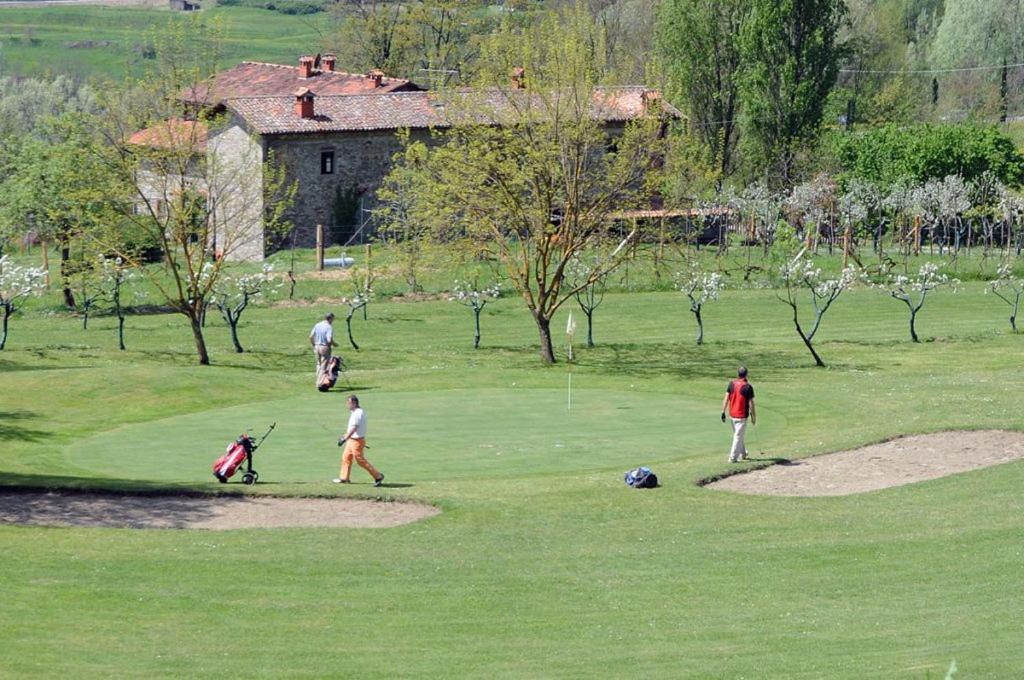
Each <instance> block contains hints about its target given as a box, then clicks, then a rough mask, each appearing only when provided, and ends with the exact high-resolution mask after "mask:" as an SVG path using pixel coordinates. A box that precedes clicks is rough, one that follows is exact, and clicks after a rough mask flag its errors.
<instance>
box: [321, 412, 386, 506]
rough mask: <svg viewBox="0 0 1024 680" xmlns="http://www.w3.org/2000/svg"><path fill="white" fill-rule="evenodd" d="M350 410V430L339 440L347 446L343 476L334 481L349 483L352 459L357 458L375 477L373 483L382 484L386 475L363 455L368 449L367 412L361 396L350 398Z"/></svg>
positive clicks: (342, 460)
mask: <svg viewBox="0 0 1024 680" xmlns="http://www.w3.org/2000/svg"><path fill="white" fill-rule="evenodd" d="M348 410H349V411H350V413H349V416H348V430H347V431H346V432H345V436H344V437H342V438H341V439H339V440H338V446H344V447H345V452H344V453H343V454H341V473H340V475H341V476H340V477H337V478H336V479H334V480H333V481H334V483H335V484H348V483H349V482H350V481H351V480H350V479H349V475H350V474H351V472H352V460H353V459H355V461H356V462H357V463H359V467H361V468H363V469H364V470H366V471H367V472H369V473H370V475H371V476H372V477H373V485H374V486H380V485H381V484H382V483H383V482H384V475H383V474H382V473H381V472H380V470H378V469H377V468H375V467H373V465H371V464H370V461H368V460H366V457H365V456H364V455H363V452H364V451H365V450H366V413H365V412H364V411H363V409H361V408H359V397H357V396H356V395H354V394H353V395H352V396H351V397H349V398H348Z"/></svg>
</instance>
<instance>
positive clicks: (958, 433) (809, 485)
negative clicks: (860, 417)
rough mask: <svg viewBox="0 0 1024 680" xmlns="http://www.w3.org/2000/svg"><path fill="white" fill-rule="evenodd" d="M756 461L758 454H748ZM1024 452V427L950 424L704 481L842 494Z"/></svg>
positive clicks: (765, 491)
mask: <svg viewBox="0 0 1024 680" xmlns="http://www.w3.org/2000/svg"><path fill="white" fill-rule="evenodd" d="M753 458H754V460H755V461H756V459H757V456H753ZM1021 458H1024V432H1013V431H1008V430H952V431H948V432H936V433H933V434H922V435H912V436H907V437H898V438H894V439H889V440H887V441H884V442H879V443H877V444H871V445H868V446H864V447H861V448H858V449H852V450H850V451H840V452H837V453H829V454H824V455H820V456H811V457H809V458H800V459H796V460H791V461H790V460H780V461H778V462H777V463H775V464H774V465H769V466H767V467H761V468H754V469H750V470H739V471H737V473H736V474H727V475H725V476H722V477H718V478H712V479H711V480H708V481H707V483H705V484H703V486H707V487H708V488H711V489H717V490H722V491H735V492H737V493H745V494H762V495H770V496H846V495H850V494H856V493H865V492H868V491H878V490H880V489H888V488H891V487H894V486H903V485H906V484H914V483H915V482H923V481H927V480H929V479H938V478H940V477H946V476H948V475H954V474H959V473H961V472H970V471H971V470H979V469H982V468H986V467H992V466H993V465H1001V464H1003V463H1010V462H1012V461H1015V460H1020V459H1021Z"/></svg>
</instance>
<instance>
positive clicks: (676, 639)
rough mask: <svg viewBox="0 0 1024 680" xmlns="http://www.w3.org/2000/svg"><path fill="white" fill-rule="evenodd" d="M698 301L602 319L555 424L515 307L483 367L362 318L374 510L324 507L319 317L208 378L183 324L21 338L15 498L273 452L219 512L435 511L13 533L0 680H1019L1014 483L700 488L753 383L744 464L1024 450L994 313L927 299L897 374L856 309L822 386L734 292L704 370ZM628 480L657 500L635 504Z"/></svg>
mask: <svg viewBox="0 0 1024 680" xmlns="http://www.w3.org/2000/svg"><path fill="white" fill-rule="evenodd" d="M317 294H318V295H319V294H320V293H317ZM341 294H343V293H338V295H341ZM684 299H685V298H683V297H682V296H681V295H680V294H678V293H622V294H619V293H616V294H610V295H609V296H608V298H607V300H606V302H605V303H604V305H603V306H602V307H601V308H600V309H599V310H598V314H597V316H596V318H595V320H596V324H597V326H596V328H595V338H596V340H597V343H598V346H597V347H595V348H593V349H587V348H583V347H577V348H576V349H577V355H578V358H579V361H578V364H577V365H575V366H573V367H572V375H573V386H574V397H573V411H572V412H571V413H570V412H568V410H567V402H566V396H567V395H566V386H567V378H568V367H567V366H566V365H565V364H564V363H563V364H559V365H556V366H554V367H544V366H541V365H540V364H539V361H538V357H537V352H536V349H535V347H534V343H535V339H536V331H535V329H534V327H533V326H532V325H531V320H530V318H529V316H528V314H527V312H526V311H525V310H524V309H523V308H522V303H521V301H520V300H518V299H516V298H514V297H509V298H505V299H502V300H500V301H498V302H496V303H494V304H493V305H490V306H488V307H487V309H486V310H485V312H484V317H483V345H484V346H483V347H482V348H481V349H480V350H477V351H473V350H472V349H471V347H472V317H471V315H470V314H469V313H468V312H467V310H465V309H464V308H462V307H459V306H457V305H453V304H449V303H446V302H422V303H398V302H380V303H377V302H375V303H373V304H371V306H370V310H369V319H368V320H367V321H365V322H364V321H363V320H362V319H359V318H357V320H356V321H355V332H356V337H357V338H358V340H359V343H360V345H361V346H362V347H363V348H364V349H363V350H362V351H360V352H353V351H348V350H347V349H346V348H345V347H342V348H340V350H341V352H342V353H343V354H344V355H345V357H346V360H347V363H348V364H349V366H350V368H351V371H350V377H351V379H352V382H353V383H354V386H355V391H357V392H358V394H359V395H360V397H361V398H362V400H363V405H364V407H365V408H366V409H367V413H368V415H369V433H368V441H369V442H370V448H369V449H368V451H367V454H368V458H369V459H370V460H371V461H372V462H373V463H374V464H375V465H377V466H378V467H379V468H380V469H381V470H383V471H384V472H385V474H386V475H387V481H388V482H393V483H394V484H395V486H394V487H392V488H385V489H374V488H373V487H372V486H371V485H370V484H369V478H368V476H367V475H365V473H363V471H361V470H355V471H354V472H353V479H354V480H355V481H357V482H360V483H358V484H353V485H351V486H347V487H340V486H337V485H332V484H330V483H329V481H328V480H329V478H330V477H332V476H334V475H335V473H336V466H337V462H338V457H339V456H338V453H339V451H338V448H337V447H336V446H335V440H336V438H337V436H338V434H339V431H340V427H341V425H342V418H343V416H344V412H343V396H344V394H345V393H346V392H345V391H336V392H333V393H329V394H320V393H317V392H315V391H314V390H313V387H312V381H313V376H312V367H313V362H312V357H311V353H310V351H309V349H308V344H307V340H306V335H307V334H308V332H309V327H310V326H312V324H313V322H314V321H315V320H316V318H317V317H318V316H320V315H322V314H323V312H324V311H325V305H324V304H317V305H304V304H291V305H279V306H276V307H273V308H268V307H259V308H255V309H252V310H251V311H250V312H247V313H246V317H245V318H244V319H243V323H242V327H241V328H240V334H241V337H242V342H243V344H245V345H246V347H247V348H250V349H251V350H252V351H251V352H247V353H245V354H242V355H236V354H234V353H232V352H230V339H229V336H228V333H227V331H226V329H225V328H223V326H222V324H220V323H219V322H217V321H214V320H211V322H210V327H209V328H208V329H207V333H208V336H209V340H210V344H211V351H212V354H213V360H214V365H213V366H211V367H206V368H201V367H198V366H195V365H194V359H193V356H192V353H191V347H190V338H189V334H188V328H187V325H186V324H185V323H184V321H183V319H182V318H180V317H174V316H166V315H151V316H143V317H132V318H131V319H130V320H129V323H128V346H129V350H128V351H127V352H124V353H119V352H117V351H116V350H114V349H113V348H114V347H115V343H116V336H115V334H114V324H113V322H112V320H111V319H108V318H103V317H101V318H98V319H96V320H95V321H94V322H92V323H90V330H89V331H88V332H83V331H82V330H81V328H80V324H79V323H78V322H77V320H75V319H73V318H70V317H66V316H64V315H61V314H51V313H48V312H46V311H45V310H46V309H47V308H48V307H47V306H45V305H41V306H38V307H36V308H34V311H33V309H30V313H29V314H28V315H26V316H19V317H17V318H15V319H14V320H13V321H12V324H11V338H10V340H9V345H8V348H9V349H7V350H5V351H4V352H0V387H2V390H0V413H2V414H3V416H4V417H3V418H0V484H6V485H34V486H72V487H87V488H114V489H120V490H133V489H134V490H140V491H155V490H191V491H194V490H208V491H221V490H223V488H224V487H222V486H221V485H217V484H216V483H215V482H214V481H213V479H212V477H211V476H210V470H209V466H210V464H211V463H212V460H213V459H214V458H216V456H217V455H218V454H219V452H220V451H222V450H223V447H224V446H225V445H226V444H227V442H228V441H229V440H230V439H231V438H232V437H234V436H235V435H237V434H238V432H239V431H240V430H241V429H246V428H252V430H253V431H255V432H257V433H260V432H262V430H263V429H265V428H266V426H267V425H269V424H270V422H273V421H277V423H278V429H277V430H276V431H275V433H274V434H273V435H272V436H271V438H270V439H268V440H267V442H266V444H265V446H264V448H262V449H260V450H259V451H257V454H256V461H255V462H256V467H257V469H259V470H260V473H261V482H260V484H258V485H256V487H254V488H252V489H247V488H246V489H243V487H242V485H241V484H231V485H228V487H230V489H229V490H232V491H236V492H238V491H243V490H244V491H246V492H253V493H272V494H275V495H285V496H322V495H348V496H363V497H383V498H387V499H393V500H418V501H426V502H429V503H432V504H435V505H437V506H438V507H440V508H441V510H442V512H441V514H440V515H438V516H436V517H433V518H431V519H430V520H428V521H426V522H424V523H418V524H411V525H407V526H403V527H397V528H390V529H365V530H356V529H287V530H242V531H228V532H216V533H210V532H201V531H197V532H170V531H133V530H120V529H68V528H52V529H46V528H31V527H22V526H0V546H2V547H3V558H2V560H0V583H2V584H3V602H4V604H3V606H2V607H0V649H2V650H3V655H2V657H0V676H4V677H23V676H24V677H29V676H57V675H67V676H72V677H76V678H78V677H155V676H177V677H181V676H184V677H199V676H218V677H240V678H259V677H266V678H280V677H353V678H356V677H358V678H395V677H480V676H489V677H501V678H505V677H508V678H522V677H579V678H592V677H623V678H625V677H645V676H647V677H665V678H678V677H730V678H732V677H758V678H760V677H787V678H788V677H806V678H818V677H829V678H834V677H842V678H865V677H878V678H891V677H911V678H926V677H932V678H935V677H943V675H944V674H945V672H946V670H947V669H948V668H949V665H950V662H951V661H953V660H954V659H955V660H956V664H957V667H958V668H959V669H960V673H961V674H962V675H963V677H1015V676H1016V675H1018V672H1019V670H1020V669H1021V668H1024V651H1022V649H1021V647H1020V644H1019V642H1020V640H1021V638H1022V636H1024V624H1021V623H1020V617H1019V611H1020V608H1021V605H1022V596H1024V587H1022V586H1021V583H1020V578H1019V573H1020V567H1021V548H1020V535H1021V517H1022V510H1024V501H1022V494H1021V489H1022V488H1024V464H1021V463H1019V462H1017V463H1010V464H1007V465H1001V466H998V467H994V468H988V469H983V470H977V471H973V472H969V473H966V474H961V475H955V476H951V477H946V478H942V479H936V480H932V481H928V482H924V483H920V484H913V485H909V486H904V487H899V488H893V489H887V490H883V491H878V492H872V493H867V494H859V495H856V496H849V497H836V498H785V497H759V496H746V495H740V494H734V493H724V492H717V491H712V490H708V489H704V488H701V487H699V486H697V485H696V480H698V479H700V478H703V477H707V476H711V475H715V474H720V473H721V472H723V471H725V470H727V469H728V468H729V466H728V464H727V463H726V453H727V446H728V443H729V430H728V428H727V427H726V426H724V425H723V424H722V423H721V422H720V420H719V410H720V409H719V406H720V403H721V397H722V393H723V391H724V388H725V384H726V381H727V380H728V378H729V377H730V376H731V374H732V372H733V371H734V370H735V368H736V366H737V365H738V364H739V363H740V362H743V363H746V364H747V365H748V366H749V367H750V370H751V379H752V381H753V383H754V385H755V389H756V390H757V399H758V412H759V416H760V419H759V422H758V424H757V426H755V427H753V428H751V430H750V434H749V436H750V439H749V440H748V446H749V448H751V449H752V451H753V452H754V454H755V457H756V458H763V459H765V460H767V459H769V458H772V457H787V458H793V457H800V456H806V455H812V454H819V453H826V452H830V451H838V450H844V449H850V448H855V447H857V446H860V445H864V444H868V443H871V442H876V441H880V440H883V439H885V438H888V437H891V436H895V435H903V434H916V433H924V432H939V431H943V430H947V429H983V428H997V429H1011V430H1020V429H1024V418H1022V416H1021V408H1020V396H1019V395H1020V389H1021V385H1022V384H1024V371H1022V368H1021V362H1020V357H1021V347H1022V345H1021V343H1022V342H1024V338H1021V337H1019V336H1014V335H1011V334H1010V333H1008V332H1007V330H1006V328H1005V327H1006V326H1007V325H1008V324H1007V323H1006V320H1005V316H1006V314H1005V313H1004V310H1003V308H1002V307H1001V306H1000V305H999V304H998V303H997V301H994V300H993V299H992V298H991V296H985V295H983V294H982V292H981V286H980V285H979V284H967V285H966V289H965V291H964V292H963V293H961V294H959V295H957V296H953V295H948V294H942V293H939V294H936V295H935V296H934V298H930V299H929V303H928V306H927V307H926V308H925V310H924V311H923V312H922V316H921V317H920V319H919V324H918V325H919V332H920V333H921V335H922V338H923V339H924V340H925V342H923V343H921V344H916V345H915V344H912V343H910V342H909V338H908V337H907V330H906V319H905V316H904V310H903V309H902V308H901V307H900V306H899V305H898V303H895V302H894V301H892V300H890V299H887V298H886V297H885V296H884V295H881V294H879V293H877V292H873V291H869V290H859V291H856V292H854V293H851V294H849V295H848V296H844V297H843V298H842V299H840V300H839V301H838V302H837V303H836V305H835V307H834V308H833V311H830V313H829V316H828V317H826V319H825V322H824V324H823V326H822V329H821V331H820V350H821V352H822V354H823V356H824V358H825V360H826V362H828V363H829V364H830V366H829V368H827V369H814V368H812V367H811V361H810V356H809V355H807V354H806V350H804V349H803V348H802V346H801V345H800V342H799V340H798V338H797V337H796V335H795V333H794V332H793V330H792V328H791V326H790V325H789V321H788V317H787V314H786V312H787V310H786V309H785V308H784V307H783V305H782V304H781V303H779V302H778V301H777V300H776V299H775V296H774V293H773V292H772V291H770V290H750V291H740V290H728V291H726V292H725V293H724V294H723V297H722V299H721V300H720V301H718V302H715V303H712V304H711V305H709V306H708V307H707V308H706V311H705V322H706V339H707V341H708V342H707V344H706V345H704V346H702V347H696V346H694V345H693V344H692V337H693V331H694V329H693V326H692V318H691V315H690V314H689V313H688V312H687V311H686V310H687V307H686V306H685V305H684ZM338 309H340V306H337V305H336V306H335V311H337V310H338ZM564 311H567V310H563V312H564ZM564 323H565V319H564V316H561V317H559V318H556V320H555V322H554V323H553V327H554V328H561V327H564ZM559 324H561V326H560V325H559ZM336 328H337V329H338V330H339V332H343V330H344V327H343V325H341V324H336ZM578 337H579V336H578ZM559 340H562V339H559ZM559 344H560V345H562V346H561V347H560V349H559V351H560V354H561V355H563V356H564V341H563V342H560V343H559ZM499 453H500V454H501V455H498V454H499ZM640 464H648V465H650V466H651V467H653V468H654V470H655V472H656V473H657V474H658V476H659V478H660V480H661V482H662V487H661V488H659V489H656V490H645V491H637V490H633V489H629V488H628V487H626V486H625V485H624V484H623V483H622V473H623V472H624V471H625V470H626V469H627V468H629V467H632V466H636V465H640ZM264 482H265V483H264Z"/></svg>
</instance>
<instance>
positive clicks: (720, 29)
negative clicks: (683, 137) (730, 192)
mask: <svg viewBox="0 0 1024 680" xmlns="http://www.w3.org/2000/svg"><path fill="white" fill-rule="evenodd" d="M750 8H751V3H750V2H749V0H720V1H719V2H707V1H706V0H666V1H665V3H664V4H662V5H661V7H660V9H659V10H658V29H657V35H658V47H659V49H660V51H661V53H662V57H663V59H664V62H665V70H666V76H667V80H668V95H669V98H670V99H671V100H672V101H680V102H686V105H685V109H686V110H687V112H688V113H689V116H690V126H691V128H692V130H693V132H694V133H695V135H696V136H697V138H698V139H700V140H701V142H702V143H703V144H704V146H706V147H707V150H708V152H709V154H710V156H711V158H712V159H713V161H714V163H715V165H716V167H717V168H718V172H719V185H720V183H721V180H722V179H725V178H727V177H729V175H731V174H732V172H733V169H734V167H735V165H736V158H735V155H736V154H735V150H736V141H737V136H738V132H739V124H738V121H737V113H738V111H739V104H740V100H739V83H738V81H737V77H736V76H737V73H738V72H739V69H740V45H739V37H740V28H741V26H742V25H743V21H744V19H745V18H746V17H747V15H748V14H749V12H750Z"/></svg>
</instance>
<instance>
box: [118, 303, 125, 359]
mask: <svg viewBox="0 0 1024 680" xmlns="http://www.w3.org/2000/svg"><path fill="white" fill-rule="evenodd" d="M117 348H118V349H119V350H121V351H122V352H123V351H124V350H125V346H124V314H122V313H121V310H120V308H119V309H118V310H117Z"/></svg>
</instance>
